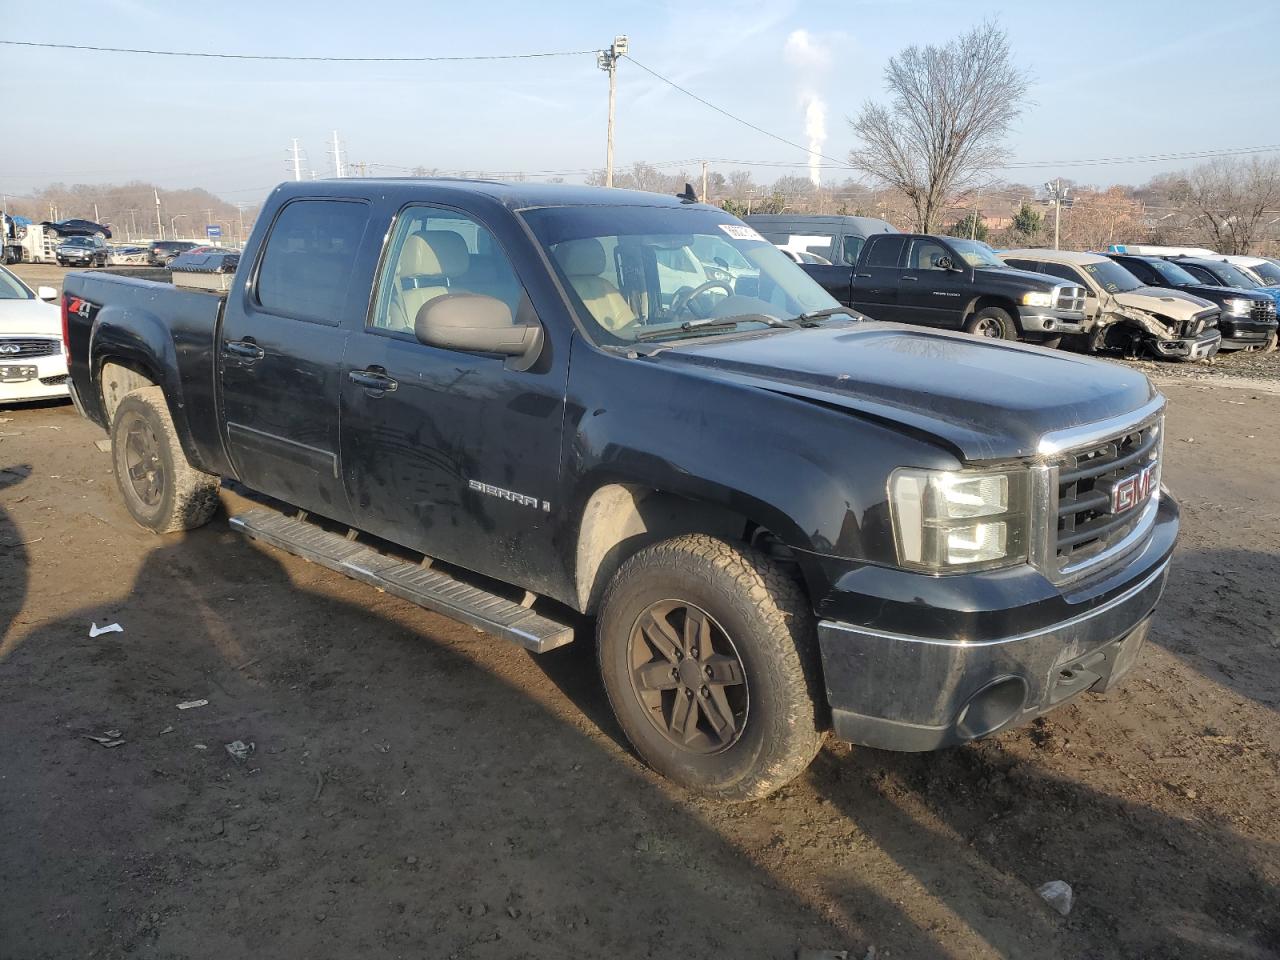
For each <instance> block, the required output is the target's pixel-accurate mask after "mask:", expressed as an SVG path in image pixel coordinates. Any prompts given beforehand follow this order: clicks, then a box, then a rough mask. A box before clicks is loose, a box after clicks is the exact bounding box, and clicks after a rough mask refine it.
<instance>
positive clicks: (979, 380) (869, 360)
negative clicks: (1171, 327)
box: [653, 321, 1156, 461]
mask: <svg viewBox="0 0 1280 960" xmlns="http://www.w3.org/2000/svg"><path fill="white" fill-rule="evenodd" d="M653 360H654V361H655V362H658V363H662V364H667V365H673V366H681V367H690V368H697V369H698V370H699V371H700V372H701V373H702V374H703V375H705V376H710V377H714V378H716V379H719V380H722V381H727V382H732V383H736V384H739V385H744V386H749V387H752V388H757V389H760V390H768V391H771V392H773V393H778V394H781V395H784V396H790V397H794V398H796V399H800V400H806V401H809V402H812V403H817V404H821V405H823V406H827V407H838V408H841V409H844V410H847V411H849V412H850V413H852V414H856V415H859V416H862V417H866V418H868V419H872V420H876V421H879V422H882V423H888V424H893V425H897V426H899V427H902V428H907V429H909V430H912V431H914V432H917V433H924V434H927V435H929V436H930V437H931V438H933V439H935V440H937V441H939V442H941V443H942V444H943V445H944V446H948V447H950V448H951V449H952V450H953V451H954V452H956V453H957V454H959V456H961V457H962V458H963V459H965V460H972V461H976V460H1000V459H1008V458H1015V457H1030V456H1034V455H1035V453H1036V449H1037V446H1038V444H1039V440H1040V437H1041V436H1042V435H1043V434H1045V433H1047V432H1050V431H1054V430H1061V429H1065V428H1067V427H1076V426H1080V425H1082V424H1087V423H1094V422H1097V421H1100V420H1105V419H1108V418H1110V417H1117V416H1123V415H1124V414H1126V413H1129V412H1132V411H1136V410H1138V409H1139V408H1140V407H1141V406H1143V405H1144V404H1145V403H1147V402H1148V401H1150V400H1151V399H1152V398H1153V397H1154V396H1155V395H1156V392H1155V388H1154V387H1152V386H1151V383H1150V381H1148V380H1147V378H1146V377H1145V376H1143V375H1142V374H1141V373H1138V372H1137V371H1134V370H1130V369H1128V368H1126V367H1121V366H1118V365H1116V364H1110V363H1104V362H1101V361H1098V360H1091V359H1088V358H1086V357H1079V356H1073V355H1072V354H1067V353H1060V352H1058V351H1056V350H1048V349H1044V348H1041V347H1028V346H1023V345H1018V344H1013V343H1007V342H1002V341H998V340H989V339H984V338H979V337H972V336H968V335H966V334H952V333H942V332H934V331H924V330H921V329H919V328H918V327H909V326H904V325H901V324H892V323H878V322H875V321H867V322H859V323H855V324H851V325H847V326H840V327H834V328H818V329H809V330H796V331H788V332H785V333H772V334H769V335H763V336H757V337H751V338H746V339H733V340H710V341H706V342H700V343H691V344H685V345H682V346H680V347H676V348H672V349H665V350H661V351H660V352H658V353H656V354H655V355H654V356H653ZM798 429H803V427H802V426H801V427H798Z"/></svg>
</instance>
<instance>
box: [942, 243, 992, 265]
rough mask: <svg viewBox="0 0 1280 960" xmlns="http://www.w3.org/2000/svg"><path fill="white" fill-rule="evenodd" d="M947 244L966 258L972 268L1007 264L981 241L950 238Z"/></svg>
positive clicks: (965, 260)
mask: <svg viewBox="0 0 1280 960" xmlns="http://www.w3.org/2000/svg"><path fill="white" fill-rule="evenodd" d="M947 242H948V243H949V244H951V246H952V247H953V248H954V249H955V251H956V253H958V254H960V256H961V257H963V258H964V262H965V263H967V264H968V265H969V266H971V267H1004V266H1007V264H1006V263H1005V262H1004V261H1003V260H1001V259H1000V258H999V257H997V256H996V252H995V251H994V250H992V249H991V248H990V247H988V246H987V245H986V244H985V243H983V242H982V241H980V240H957V239H955V238H954V237H948V238H947Z"/></svg>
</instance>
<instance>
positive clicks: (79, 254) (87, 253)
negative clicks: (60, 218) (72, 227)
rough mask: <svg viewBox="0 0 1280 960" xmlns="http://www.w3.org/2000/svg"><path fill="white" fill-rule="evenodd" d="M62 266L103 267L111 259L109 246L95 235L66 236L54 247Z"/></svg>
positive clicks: (59, 263)
mask: <svg viewBox="0 0 1280 960" xmlns="http://www.w3.org/2000/svg"><path fill="white" fill-rule="evenodd" d="M54 256H55V257H57V259H58V265H59V266H62V267H105V266H106V265H107V263H108V262H109V261H110V259H111V248H110V247H108V246H107V245H106V244H105V243H103V242H102V241H101V240H100V239H98V238H97V237H83V236H80V237H68V238H67V239H66V240H63V241H62V242H61V243H60V244H58V246H57V247H56V248H55V249H54Z"/></svg>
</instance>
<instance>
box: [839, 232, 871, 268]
mask: <svg viewBox="0 0 1280 960" xmlns="http://www.w3.org/2000/svg"><path fill="white" fill-rule="evenodd" d="M866 242H867V241H866V238H865V237H850V236H846V237H845V238H844V262H845V263H847V264H848V265H849V266H851V267H852V266H853V265H854V264H855V263H857V262H858V254H859V253H861V252H862V245H863V244H864V243H866Z"/></svg>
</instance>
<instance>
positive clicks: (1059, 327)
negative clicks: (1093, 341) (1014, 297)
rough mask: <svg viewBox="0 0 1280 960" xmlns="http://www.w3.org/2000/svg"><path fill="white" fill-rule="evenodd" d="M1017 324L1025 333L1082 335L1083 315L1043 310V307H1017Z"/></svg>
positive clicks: (1083, 328)
mask: <svg viewBox="0 0 1280 960" xmlns="http://www.w3.org/2000/svg"><path fill="white" fill-rule="evenodd" d="M1018 322H1019V323H1021V324H1022V329H1023V331H1024V332H1027V333H1047V334H1051V335H1052V336H1055V337H1056V336H1057V335H1058V334H1061V333H1084V330H1085V325H1084V324H1085V320H1084V315H1083V314H1080V313H1065V312H1058V311H1054V310H1045V309H1044V308H1043V307H1019V308H1018Z"/></svg>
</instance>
